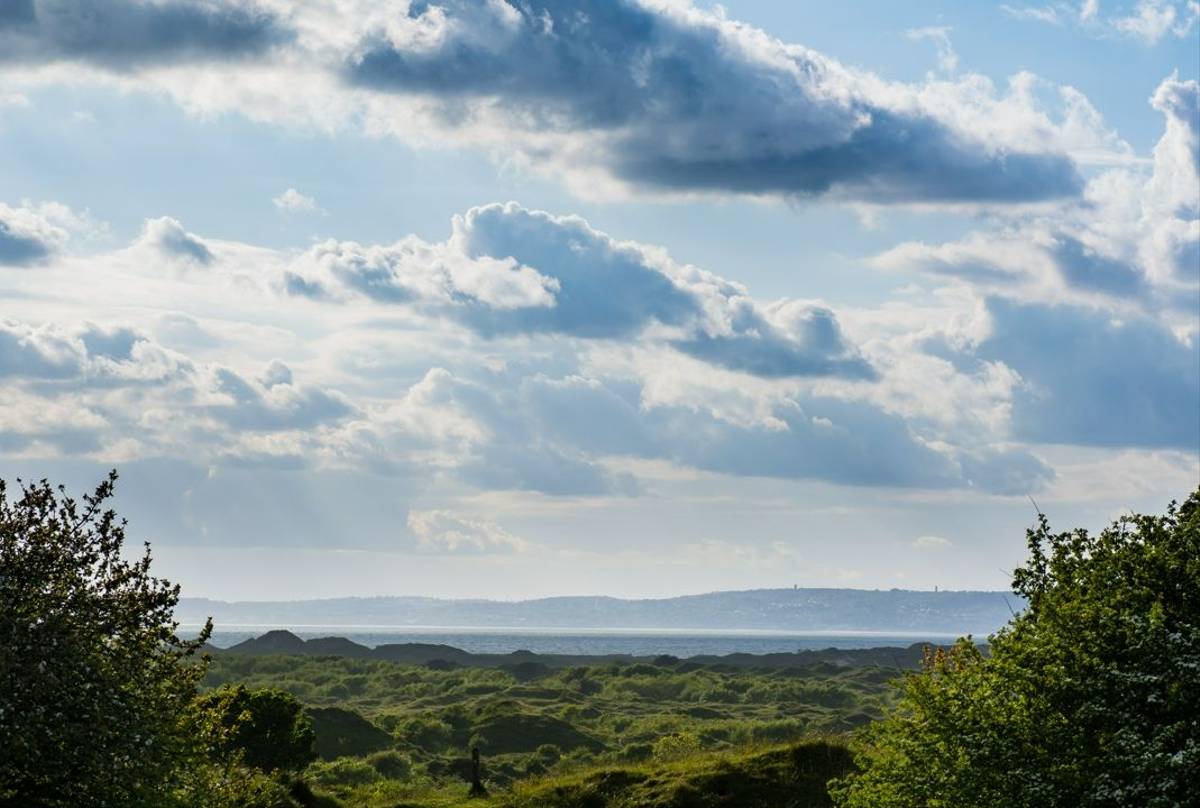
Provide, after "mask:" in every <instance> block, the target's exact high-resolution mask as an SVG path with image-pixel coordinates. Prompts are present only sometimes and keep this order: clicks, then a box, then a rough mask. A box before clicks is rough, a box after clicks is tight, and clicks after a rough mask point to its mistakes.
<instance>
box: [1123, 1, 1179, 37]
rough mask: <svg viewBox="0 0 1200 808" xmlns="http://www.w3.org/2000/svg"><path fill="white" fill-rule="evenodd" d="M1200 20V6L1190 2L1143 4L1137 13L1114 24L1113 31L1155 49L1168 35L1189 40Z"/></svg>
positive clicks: (1142, 2)
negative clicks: (1189, 35)
mask: <svg viewBox="0 0 1200 808" xmlns="http://www.w3.org/2000/svg"><path fill="white" fill-rule="evenodd" d="M1197 19H1200V3H1196V2H1195V1H1194V0H1188V1H1187V2H1184V3H1175V2H1173V0H1139V2H1138V4H1137V7H1136V8H1135V9H1134V12H1133V13H1132V14H1130V15H1129V16H1126V17H1119V18H1117V19H1115V20H1113V23H1112V24H1113V27H1114V28H1115V29H1116V30H1117V31H1120V32H1121V33H1123V34H1127V35H1129V36H1132V37H1135V38H1137V39H1140V40H1142V41H1143V42H1145V43H1146V44H1147V45H1153V44H1155V43H1157V42H1158V41H1159V40H1160V39H1162V38H1163V37H1164V36H1166V35H1167V34H1168V33H1169V34H1173V35H1174V36H1177V37H1179V38H1181V39H1182V38H1183V37H1186V36H1188V34H1190V33H1191V31H1192V29H1193V28H1194V27H1195V25H1196V20H1197Z"/></svg>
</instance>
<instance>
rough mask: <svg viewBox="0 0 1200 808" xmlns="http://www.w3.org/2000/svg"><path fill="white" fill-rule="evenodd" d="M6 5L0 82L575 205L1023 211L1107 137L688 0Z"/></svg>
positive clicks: (1077, 106)
mask: <svg viewBox="0 0 1200 808" xmlns="http://www.w3.org/2000/svg"><path fill="white" fill-rule="evenodd" d="M3 8H4V9H5V13H4V15H3V16H0V70H3V69H5V67H6V66H7V67H8V68H9V69H10V72H11V73H12V74H13V75H16V76H19V77H23V78H28V76H26V72H27V71H25V68H27V67H28V66H30V65H34V66H43V65H51V64H59V63H70V64H72V65H73V66H75V65H80V64H82V65H84V66H85V67H86V68H87V69H85V70H72V72H71V74H70V75H71V76H72V80H85V81H86V80H97V81H110V82H111V81H115V82H116V83H117V84H118V85H119V86H120V87H121V88H123V89H129V88H138V87H140V88H145V89H148V90H151V91H154V92H162V91H164V90H165V91H166V92H168V93H170V94H172V95H173V96H174V97H175V98H176V99H177V100H178V101H179V102H180V103H181V104H183V105H184V106H185V107H186V108H187V109H189V110H192V111H198V112H203V113H216V112H224V111H229V110H236V111H239V112H241V113H243V114H245V115H247V116H249V117H251V118H253V119H255V120H268V121H276V122H280V121H282V122H285V123H289V124H291V123H297V122H300V123H310V124H315V125H316V126H318V127H320V128H321V129H323V130H326V131H336V130H338V129H342V128H345V127H353V126H363V127H365V128H366V129H367V130H368V131H370V132H371V133H373V134H377V133H388V134H392V135H396V136H398V137H401V138H403V139H405V140H409V141H412V142H418V143H427V142H438V143H440V144H443V145H460V146H469V147H482V148H485V149H487V150H488V151H489V152H490V153H492V154H494V155H496V156H498V157H507V158H515V161H516V162H517V163H519V164H520V165H522V166H525V167H526V168H529V169H532V170H534V171H538V172H544V173H546V174H551V175H557V176H560V177H563V178H565V179H566V181H567V182H568V183H569V184H570V185H571V186H572V187H573V188H575V189H576V190H579V191H581V192H583V193H588V194H593V193H604V194H620V193H624V192H629V191H633V190H639V191H650V192H652V193H655V194H661V195H680V194H696V193H702V194H720V195H729V194H745V195H753V196H772V197H785V198H808V197H815V196H827V197H831V198H835V199H840V200H851V201H856V202H868V203H877V204H910V203H919V204H930V203H933V204H954V205H958V204H972V205H975V204H988V203H995V204H1008V203H1024V202H1031V201H1039V200H1047V199H1055V198H1061V197H1071V196H1075V195H1077V194H1078V192H1079V190H1080V188H1081V187H1082V183H1081V180H1080V176H1079V174H1078V172H1077V170H1076V166H1075V162H1074V159H1073V157H1072V156H1070V155H1075V156H1079V155H1082V154H1084V153H1086V152H1087V151H1089V150H1090V149H1093V148H1094V147H1095V146H1096V144H1097V143H1101V142H1102V141H1103V140H1104V138H1103V137H1102V136H1101V135H1102V134H1103V133H1100V135H1098V134H1097V133H1096V132H1095V131H1093V130H1095V128H1096V125H1097V124H1096V121H1093V120H1091V119H1090V118H1089V117H1088V115H1082V116H1080V115H1077V114H1076V113H1077V112H1079V111H1080V110H1082V111H1083V112H1085V113H1094V110H1091V108H1090V106H1089V105H1087V103H1086V99H1082V97H1081V96H1079V94H1078V93H1076V92H1075V91H1072V90H1070V89H1069V88H1062V92H1064V93H1067V94H1068V95H1071V94H1073V95H1071V98H1072V99H1074V100H1072V101H1070V103H1069V104H1068V106H1069V107H1070V109H1069V111H1068V115H1067V117H1066V118H1064V119H1063V120H1062V121H1058V122H1055V121H1053V120H1051V119H1050V118H1049V117H1048V116H1047V114H1046V113H1045V112H1044V111H1043V110H1042V109H1041V108H1040V107H1039V106H1038V103H1037V102H1036V101H1035V100H1034V99H1033V96H1032V94H1028V93H1024V92H1022V91H1020V88H1017V90H1014V91H1010V92H1009V93H1008V94H1007V95H1005V94H1004V93H1003V92H1002V91H997V89H996V88H995V87H993V86H992V84H991V82H990V81H989V80H987V79H985V78H983V77H982V76H966V77H963V78H962V79H961V80H958V79H955V80H952V81H951V80H947V81H940V80H939V81H934V80H932V79H931V80H928V81H926V82H925V83H923V84H901V83H895V82H888V81H886V80H884V79H882V78H880V77H878V76H875V75H873V74H870V73H867V72H865V71H861V70H855V69H851V68H848V67H846V66H843V65H841V64H839V63H838V62H837V61H835V60H833V59H831V58H829V57H827V56H825V55H823V54H820V53H818V52H816V51H813V50H811V49H808V48H805V47H803V46H801V45H793V44H788V43H784V42H781V41H779V40H776V39H773V38H772V37H770V36H769V35H768V34H767V33H766V32H763V31H761V30H758V29H755V28H753V27H752V26H749V25H746V24H743V23H739V22H736V21H733V20H729V19H726V18H725V16H724V15H723V14H722V13H718V12H710V11H705V10H702V9H699V8H696V7H694V6H692V5H690V4H688V3H674V2H672V3H664V2H657V0H615V1H613V0H535V1H534V2H520V3H517V2H513V3H509V2H506V0H494V1H493V0H447V2H442V3H428V2H423V1H418V2H411V3H406V2H398V3H395V4H386V5H384V4H378V3H372V2H366V1H365V0H328V2H323V3H305V4H291V3H287V2H285V0H256V1H255V2H251V0H170V1H169V2H158V1H157V0H153V1H152V0H104V2H99V0H86V2H68V0H9V2H8V3H6V4H5V5H4V6H3ZM55 75H66V74H65V72H60V73H57V74H56V73H54V72H53V71H43V72H42V73H41V74H40V77H39V78H38V79H37V81H49V80H54V78H53V77H54V76H55ZM1022 81H1024V80H1022ZM1094 117H1097V118H1098V116H1094ZM998 123H999V124H1000V125H997V124H998ZM1081 124H1082V125H1081ZM1097 137H1099V140H1097ZM1080 138H1082V140H1081V139H1080ZM1108 145H1112V144H1105V145H1103V146H1102V148H1106V147H1107V146H1108Z"/></svg>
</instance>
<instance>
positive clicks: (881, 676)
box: [206, 655, 897, 808]
mask: <svg viewBox="0 0 1200 808" xmlns="http://www.w3.org/2000/svg"><path fill="white" fill-rule="evenodd" d="M896 675H897V673H896V671H895V670H888V669H883V668H879V667H874V666H872V667H861V668H850V667H846V668H838V667H834V666H830V665H815V666H812V667H811V668H791V669H762V670H754V669H735V668H726V667H724V666H697V665H695V664H693V663H687V662H678V661H667V660H664V661H663V662H662V664H654V665H649V664H645V663H638V664H626V665H619V664H605V665H598V666H590V667H574V668H563V669H554V670H551V669H546V670H536V671H535V670H522V671H516V672H512V671H505V670H500V669H489V668H458V669H452V670H434V669H430V668H427V667H419V666H412V665H400V664H396V663H391V662H385V661H378V660H364V659H349V658H341V657H300V656H294V657H286V656H262V657H250V656H234V655H220V656H217V657H216V658H215V659H214V660H213V664H212V667H211V668H210V670H209V673H208V677H207V679H206V685H207V686H210V687H215V686H218V685H220V684H224V683H229V682H238V683H242V684H245V685H247V686H249V687H278V688H282V689H285V690H289V691H290V692H292V693H294V694H295V695H296V696H297V697H299V698H300V700H301V701H303V702H305V703H306V704H307V705H308V706H309V709H310V713H311V715H312V716H313V718H314V729H315V730H316V732H317V747H318V750H319V751H320V752H321V755H322V758H323V759H322V760H320V761H318V762H317V763H314V764H312V765H311V766H310V767H309V768H308V769H307V770H306V771H304V772H302V773H301V777H302V779H303V780H304V782H305V783H307V784H308V785H309V786H311V788H312V789H313V791H314V793H315V794H317V795H320V796H322V798H323V799H325V800H326V802H324V803H321V804H322V805H323V806H329V805H332V804H338V803H340V804H341V805H344V806H347V808H351V807H353V808H398V807H399V806H409V807H410V808H418V807H419V808H440V806H467V805H475V806H480V808H482V806H484V805H495V806H497V808H641V807H642V806H646V808H709V807H710V806H713V807H716V806H729V808H754V807H755V806H759V805H761V806H770V808H799V806H820V805H827V804H828V802H827V798H826V796H825V783H826V781H827V780H828V779H829V778H830V777H834V776H838V775H840V774H843V773H844V772H845V770H846V769H847V767H848V766H849V765H850V763H849V756H848V753H847V752H846V750H845V746H844V741H843V740H842V739H843V738H844V736H845V733H846V732H848V731H849V730H850V729H852V728H854V727H856V726H860V725H862V724H864V723H866V722H867V721H869V720H872V719H873V718H875V717H877V716H878V715H879V714H880V711H881V710H882V708H883V706H884V704H885V703H886V701H887V699H888V698H889V697H890V692H891V691H890V689H889V688H888V685H887V683H888V682H889V681H890V680H891V679H893V678H894V677H895V676H896ZM814 738H815V739H816V740H814ZM472 746H478V747H479V748H480V750H481V751H482V753H483V756H484V758H483V759H484V778H485V783H486V785H487V787H488V789H489V791H490V792H491V797H490V798H489V799H488V800H487V801H486V802H481V801H474V802H472V801H468V800H467V799H466V791H467V777H468V776H469V771H470V762H469V758H468V753H469V750H470V748H471V747H472Z"/></svg>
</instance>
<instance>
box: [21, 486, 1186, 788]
mask: <svg viewBox="0 0 1200 808" xmlns="http://www.w3.org/2000/svg"><path fill="white" fill-rule="evenodd" d="M112 483H113V480H112V479H110V480H108V481H106V482H105V483H104V484H103V485H101V486H100V488H99V489H98V490H97V491H96V492H95V493H94V494H92V495H89V496H88V497H85V498H84V500H83V502H82V503H76V502H75V501H74V500H72V499H71V498H70V497H68V496H67V495H66V494H65V492H63V491H61V490H56V489H54V488H52V487H51V486H49V485H48V484H44V483H43V484H37V485H33V486H28V487H25V488H23V489H22V492H21V496H20V497H19V498H18V499H17V500H16V501H12V502H10V501H9V499H8V498H7V490H6V489H5V488H4V487H3V486H2V485H0V748H3V749H4V751H5V754H4V755H0V804H5V805H8V804H12V805H22V806H67V805H111V806H180V808H182V807H183V806H188V807H189V808H190V807H191V806H197V807H198V806H212V807H213V808H221V807H222V806H253V807H258V808H296V806H324V808H337V806H345V808H352V807H353V806H364V807H366V806H370V807H371V808H376V807H377V808H384V807H385V806H386V807H387V808H422V807H424V808H437V807H438V806H465V805H471V806H484V805H493V806H496V808H718V806H723V807H725V808H801V807H802V806H825V805H838V806H846V807H847V808H859V806H862V807H864V808H865V807H866V806H901V807H902V808H907V807H909V806H911V808H918V807H923V806H981V807H983V808H1002V807H1003V808H1007V807H1008V806H1013V805H1028V806H1049V807H1050V808H1058V807H1059V806H1061V807H1062V808H1066V807H1067V806H1071V807H1072V808H1074V806H1113V807H1114V808H1116V807H1117V806H1149V807H1150V808H1167V806H1179V805H1189V804H1194V793H1193V791H1192V788H1193V784H1192V781H1193V780H1194V773H1195V771H1197V770H1200V491H1197V492H1196V493H1194V494H1193V495H1192V496H1191V497H1189V499H1188V500H1187V501H1186V502H1185V503H1184V504H1183V505H1182V506H1180V507H1176V506H1174V505H1172V506H1170V507H1169V508H1168V510H1167V512H1166V513H1165V514H1164V515H1161V516H1133V517H1127V518H1123V519H1121V520H1119V521H1118V522H1117V523H1115V524H1114V525H1113V526H1111V527H1110V528H1108V529H1106V530H1104V531H1103V532H1101V533H1100V534H1098V535H1089V534H1088V533H1087V532H1085V531H1082V530H1076V531H1071V532H1067V533H1053V532H1052V531H1051V530H1050V527H1049V524H1048V522H1047V521H1046V520H1045V518H1042V519H1040V521H1039V523H1038V525H1037V526H1036V527H1035V528H1034V529H1032V530H1030V531H1029V534H1028V544H1029V559H1028V561H1027V563H1026V565H1025V566H1024V567H1023V568H1021V569H1018V570H1017V571H1016V573H1015V575H1014V579H1013V587H1014V590H1015V591H1016V592H1017V593H1018V594H1019V595H1020V596H1022V597H1023V598H1024V599H1025V601H1026V602H1027V603H1028V607H1027V608H1026V610H1025V611H1024V612H1022V613H1021V614H1020V615H1017V616H1015V617H1014V618H1013V620H1012V622H1011V623H1010V624H1009V625H1008V626H1007V627H1005V628H1004V629H1003V630H1001V631H1000V632H998V633H997V634H996V635H994V636H993V637H991V638H989V647H988V649H987V651H986V652H985V651H984V650H982V649H980V648H979V647H978V646H976V645H975V644H973V643H972V642H970V641H967V640H964V641H960V642H959V643H958V644H957V645H955V646H953V647H952V648H948V649H931V650H930V651H929V652H928V653H927V654H926V656H925V659H924V661H923V663H922V665H921V666H920V668H919V669H916V670H913V671H909V672H906V673H902V672H901V671H899V670H897V668H896V667H894V666H893V667H889V666H886V665H878V664H874V665H872V664H865V665H857V666H839V665H833V664H828V663H824V662H815V663H813V664H807V665H795V666H791V667H762V668H754V667H753V666H749V667H748V666H746V665H745V664H744V661H743V663H741V664H739V665H737V666H734V665H720V664H700V663H697V662H695V661H687V660H678V659H674V658H672V657H662V658H659V659H657V660H655V661H654V662H653V663H647V662H631V663H624V664H621V663H605V664H600V665H591V666H579V665H572V666H568V667H553V666H549V665H545V664H539V663H537V662H536V661H532V660H530V661H527V662H523V663H519V664H514V665H506V666H504V667H495V668H487V667H460V666H459V665H457V664H456V663H452V662H447V661H444V660H443V661H440V662H438V661H428V662H427V663H426V664H424V665H413V664H401V663H397V662H392V661H384V660H378V659H362V658H348V657H339V656H311V655H309V656H298V655H250V654H238V653H230V652H222V653H217V654H216V655H215V658H212V659H208V658H207V657H206V656H205V655H203V654H202V642H203V640H204V639H205V638H206V636H207V634H208V631H209V629H208V628H206V629H205V631H203V632H202V633H201V635H200V637H199V638H194V639H192V640H182V639H180V638H179V637H177V630H178V625H177V624H176V623H175V622H174V619H173V617H172V608H173V606H174V605H175V604H176V603H177V601H178V594H179V593H178V589H177V588H176V587H174V586H172V585H170V584H168V583H167V582H164V581H161V580H158V579H155V578H153V577H152V576H151V575H150V566H151V559H150V556H149V551H148V550H147V551H146V554H145V555H144V556H143V557H142V558H140V559H139V560H137V561H128V560H125V559H124V558H123V556H122V553H121V549H122V546H123V543H124V526H123V524H122V523H121V522H120V521H119V520H118V519H117V518H116V515H115V514H113V513H112V512H111V511H106V510H104V508H103V505H104V503H105V500H106V499H107V498H108V497H109V496H110V495H111V492H112ZM473 747H475V748H478V749H479V750H480V751H481V752H482V755H483V771H482V780H483V785H484V786H486V789H487V794H486V796H476V797H468V794H467V782H468V779H469V778H470V777H471V776H472V762H471V760H470V758H469V757H467V753H468V750H469V749H471V748H473Z"/></svg>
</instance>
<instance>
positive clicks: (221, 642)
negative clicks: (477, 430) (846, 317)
mask: <svg viewBox="0 0 1200 808" xmlns="http://www.w3.org/2000/svg"><path fill="white" fill-rule="evenodd" d="M196 629H198V626H186V625H185V626H182V627H181V633H182V634H183V635H184V636H186V635H187V633H189V630H192V631H194V630H196ZM273 629H287V630H288V631H290V632H292V633H293V634H295V635H296V636H298V637H301V638H303V639H306V640H310V639H314V638H318V637H345V638H346V639H348V640H352V641H354V642H356V643H358V644H360V645H366V646H369V647H372V648H373V647H375V646H377V645H387V644H392V643H430V644H437V645H449V646H452V647H454V648H459V649H461V650H463V651H468V652H470V653H473V654H509V653H512V652H513V651H522V650H523V651H532V652H533V653H536V654H571V655H579V654H629V655H631V656H658V655H660V654H670V655H671V656H676V657H680V658H684V657H691V656H700V655H710V654H712V655H718V656H723V655H725V654H738V653H744V654H775V653H792V652H795V651H806V650H822V649H826V648H838V649H853V648H879V647H885V646H891V647H897V646H898V647H906V646H909V645H912V644H913V643H931V644H947V643H951V642H953V641H954V640H955V639H956V635H954V634H940V633H936V632H912V633H899V634H898V633H879V632H869V631H861V632H846V631H838V632H813V631H808V632H788V631H772V630H714V631H702V630H695V629H646V628H631V629H622V628H586V629H584V628H566V629H564V628H530V627H520V628H505V627H489V628H464V627H460V626H305V625H291V626H266V625H262V626H251V625H239V626H230V625H228V624H226V625H224V626H223V627H222V628H220V629H217V630H215V631H214V632H213V636H212V639H211V640H210V642H211V643H212V644H213V645H215V646H217V647H218V648H228V647H229V646H231V645H234V644H236V643H239V642H241V641H242V640H247V639H250V638H251V637H258V636H260V635H262V634H264V633H266V632H267V631H271V630H273Z"/></svg>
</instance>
